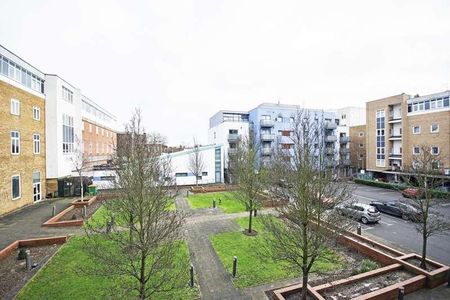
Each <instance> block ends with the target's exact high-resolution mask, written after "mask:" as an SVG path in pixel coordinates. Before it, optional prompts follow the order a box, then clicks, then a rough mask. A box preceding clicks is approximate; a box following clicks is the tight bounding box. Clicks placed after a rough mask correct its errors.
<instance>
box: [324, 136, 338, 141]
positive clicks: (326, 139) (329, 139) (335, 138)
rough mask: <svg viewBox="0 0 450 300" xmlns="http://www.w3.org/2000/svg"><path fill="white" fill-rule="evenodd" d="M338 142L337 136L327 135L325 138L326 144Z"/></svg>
mask: <svg viewBox="0 0 450 300" xmlns="http://www.w3.org/2000/svg"><path fill="white" fill-rule="evenodd" d="M336 141H337V136H335V135H327V136H326V137H325V142H327V143H334V142H336Z"/></svg>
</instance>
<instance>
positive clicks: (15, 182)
mask: <svg viewBox="0 0 450 300" xmlns="http://www.w3.org/2000/svg"><path fill="white" fill-rule="evenodd" d="M20 190H21V189H20V175H14V176H12V177H11V196H12V199H13V200H15V199H19V198H20V196H21V191H20Z"/></svg>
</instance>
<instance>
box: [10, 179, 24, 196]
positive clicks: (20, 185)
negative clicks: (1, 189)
mask: <svg viewBox="0 0 450 300" xmlns="http://www.w3.org/2000/svg"><path fill="white" fill-rule="evenodd" d="M14 177H19V196H17V197H16V198H14V194H13V193H14V188H13V178H14ZM20 198H22V180H21V178H20V174H15V175H13V176H11V199H12V200H17V199H20Z"/></svg>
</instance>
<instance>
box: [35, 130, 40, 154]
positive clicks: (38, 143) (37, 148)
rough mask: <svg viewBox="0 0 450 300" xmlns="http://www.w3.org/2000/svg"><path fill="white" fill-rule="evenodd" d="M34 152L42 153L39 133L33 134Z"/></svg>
mask: <svg viewBox="0 0 450 300" xmlns="http://www.w3.org/2000/svg"><path fill="white" fill-rule="evenodd" d="M33 153H34V154H40V153H41V136H40V135H39V134H37V133H35V134H33Z"/></svg>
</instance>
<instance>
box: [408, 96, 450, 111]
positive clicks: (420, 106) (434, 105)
mask: <svg viewBox="0 0 450 300" xmlns="http://www.w3.org/2000/svg"><path fill="white" fill-rule="evenodd" d="M445 107H450V103H449V97H448V96H446V97H440V98H434V99H429V100H424V101H418V102H415V103H410V104H408V112H409V113H410V112H420V111H427V110H434V109H441V108H445Z"/></svg>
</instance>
